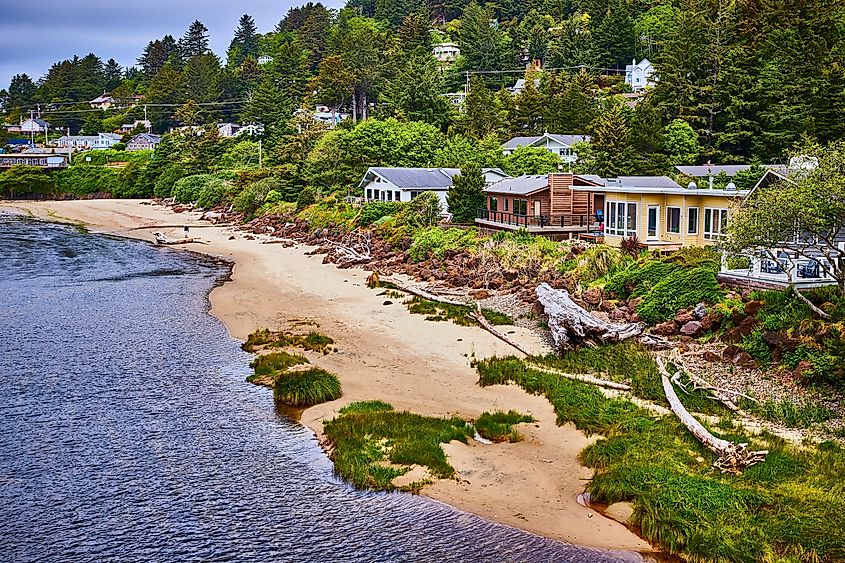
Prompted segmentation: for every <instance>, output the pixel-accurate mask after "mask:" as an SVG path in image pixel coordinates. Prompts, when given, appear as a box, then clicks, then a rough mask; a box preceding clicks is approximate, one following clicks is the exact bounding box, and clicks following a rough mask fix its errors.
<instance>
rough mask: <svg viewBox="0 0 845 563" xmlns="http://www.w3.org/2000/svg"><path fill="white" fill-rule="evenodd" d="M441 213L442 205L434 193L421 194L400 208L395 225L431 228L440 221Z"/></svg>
mask: <svg viewBox="0 0 845 563" xmlns="http://www.w3.org/2000/svg"><path fill="white" fill-rule="evenodd" d="M441 213H443V203H442V202H441V201H440V196H438V195H437V194H436V193H434V192H423V193H421V194H420V195H418V196H417V197H415V198H414V199H412V200H411V201H409V202H407V203H405V204H404V205H403V206H402V210H401V211H400V212H399V213H397V215H396V224H397V225H408V226H409V227H411V228H417V229H418V228H423V227H431V226H433V225H436V224H437V222H438V221H439V220H440V214H441Z"/></svg>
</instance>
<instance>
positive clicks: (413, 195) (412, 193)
mask: <svg viewBox="0 0 845 563" xmlns="http://www.w3.org/2000/svg"><path fill="white" fill-rule="evenodd" d="M421 193H422V192H411V199H414V198H415V197H417V196H418V195H420V194H421Z"/></svg>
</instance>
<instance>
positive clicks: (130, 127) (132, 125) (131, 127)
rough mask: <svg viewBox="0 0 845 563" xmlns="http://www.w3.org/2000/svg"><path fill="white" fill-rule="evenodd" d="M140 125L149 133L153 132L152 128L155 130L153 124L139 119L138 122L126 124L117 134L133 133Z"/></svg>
mask: <svg viewBox="0 0 845 563" xmlns="http://www.w3.org/2000/svg"><path fill="white" fill-rule="evenodd" d="M139 125H141V126H143V127H144V129H146V130H147V131H151V130H152V128H153V124H152V123H150V122H149V121H148V120H146V119H137V120H135V121H133V122H132V123H124V124H123V125H121V126H120V129H118V130H117V132H118V133H123V134H126V133H131V132H132V131H134V130H135V128H136V127H138V126H139Z"/></svg>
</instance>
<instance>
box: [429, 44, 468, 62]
mask: <svg viewBox="0 0 845 563" xmlns="http://www.w3.org/2000/svg"><path fill="white" fill-rule="evenodd" d="M431 52H432V54H433V55H434V58H435V59H437V62H440V63H446V64H450V63H453V62H455V61H456V60H457V58H458V57H460V56H461V49H460V48H459V47H458V45H457V44H456V43H435V44H434V45H432V47H431Z"/></svg>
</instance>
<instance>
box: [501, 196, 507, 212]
mask: <svg viewBox="0 0 845 563" xmlns="http://www.w3.org/2000/svg"><path fill="white" fill-rule="evenodd" d="M502 204H503V205H504V210H505V211H507V210H508V198H505V199H503V200H502Z"/></svg>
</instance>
